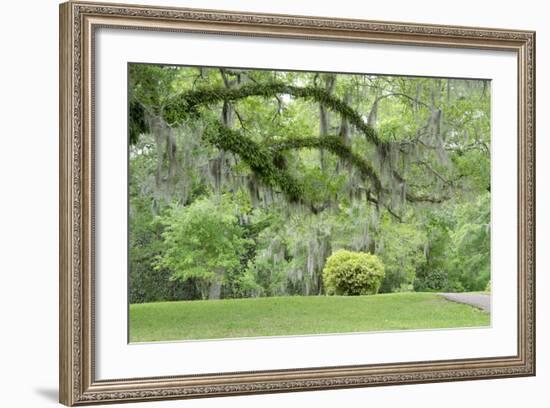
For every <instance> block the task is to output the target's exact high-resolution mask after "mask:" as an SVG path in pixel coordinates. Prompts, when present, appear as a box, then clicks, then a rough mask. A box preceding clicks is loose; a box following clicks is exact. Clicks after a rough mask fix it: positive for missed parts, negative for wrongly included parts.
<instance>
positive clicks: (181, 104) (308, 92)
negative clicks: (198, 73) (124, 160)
mask: <svg viewBox="0 0 550 408" xmlns="http://www.w3.org/2000/svg"><path fill="white" fill-rule="evenodd" d="M280 94H288V95H292V96H294V97H295V98H302V99H305V100H309V101H313V102H316V103H320V104H322V105H323V106H326V107H327V108H329V109H331V110H333V111H335V112H338V113H339V114H340V115H342V117H344V118H345V119H346V120H347V121H348V122H349V123H351V124H352V125H353V126H355V127H356V128H357V129H358V130H359V131H360V132H362V133H363V134H364V135H365V137H366V139H367V140H368V141H369V142H371V143H373V144H375V145H377V146H378V145H381V144H383V142H381V141H380V139H379V138H378V135H377V134H376V131H375V130H374V128H372V126H369V125H368V124H367V123H365V121H364V120H363V118H362V117H361V115H360V114H359V113H358V112H357V111H355V110H354V109H353V108H352V107H351V106H349V105H348V104H347V103H345V102H344V101H342V100H340V99H338V98H337V97H335V96H333V95H331V94H330V93H328V92H327V91H326V90H324V89H321V88H316V87H299V86H294V85H287V84H283V83H279V82H273V83H267V84H263V83H250V84H245V85H243V86H241V87H239V88H234V89H227V88H221V87H217V88H203V89H197V90H194V91H189V92H185V93H183V94H181V95H179V96H177V97H176V98H174V100H172V102H171V103H169V104H168V105H167V106H166V107H165V116H166V119H167V121H168V122H170V123H177V122H178V121H180V120H181V119H182V117H184V116H185V115H186V114H193V113H196V112H197V108H198V107H200V106H205V105H209V104H212V103H216V102H220V101H226V102H235V101H237V100H240V99H245V98H248V97H251V96H260V97H266V98H268V97H274V96H276V95H280Z"/></svg>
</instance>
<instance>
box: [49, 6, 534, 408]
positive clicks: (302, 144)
mask: <svg viewBox="0 0 550 408" xmlns="http://www.w3.org/2000/svg"><path fill="white" fill-rule="evenodd" d="M534 83H535V33H534V32H531V31H517V30H505V29H489V28H468V27H454V26H435V25H422V24H412V23H394V22H391V23H390V22H374V21H362V20H351V19H350V20H345V19H333V18H319V17H306V16H287V15H267V14H250V13H241V12H233V11H231V12H230V11H212V10H195V9H178V8H166V7H152V6H136V5H120V4H117V5H114V4H113V5H111V4H109V5H107V4H100V3H89V2H68V3H64V4H62V5H61V6H60V400H61V402H62V403H64V404H66V405H79V404H90V403H107V402H128V401H146V400H158V399H174V398H193V397H205V396H222V395H235V394H252V393H265V392H283V391H302V390H316V389H331V388H345V387H363V386H374V385H393V384H408V383H423V382H435V381H453V380H470V379H487V378H502V377H512V376H529V375H534V374H535V253H534V251H535V247H534V242H535V241H534V237H535V163H534V160H535V95H534V89H535V87H534Z"/></svg>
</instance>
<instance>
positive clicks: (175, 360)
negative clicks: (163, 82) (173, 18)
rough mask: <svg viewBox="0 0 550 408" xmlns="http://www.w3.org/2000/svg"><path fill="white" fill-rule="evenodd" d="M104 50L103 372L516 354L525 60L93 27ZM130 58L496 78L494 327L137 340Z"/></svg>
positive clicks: (99, 332) (99, 98)
mask: <svg viewBox="0 0 550 408" xmlns="http://www.w3.org/2000/svg"><path fill="white" fill-rule="evenodd" d="M95 52H96V89H95V90H96V93H95V95H96V157H97V162H96V211H97V212H96V271H95V273H96V288H95V289H96V310H95V312H96V375H97V379H113V378H131V377H151V376H168V375H181V374H199V373H213V372H228V371H231V372H235V371H254V370H267V369H287V368H302V367H321V366H340V365H356V364H372V363H390V362H406V361H428V360H441V359H458V358H475V357H493V356H504V355H515V354H516V351H517V308H516V305H517V185H516V182H515V181H516V180H517V60H516V57H515V55H514V54H513V53H511V52H503V51H480V50H461V49H454V48H453V49H451V48H435V47H434V48H430V47H412V46H393V45H391V46H390V45H375V44H361V43H346V42H329V41H311V40H307V41H306V40H295V39H288V40H282V39H272V38H251V37H246V38H245V37H236V36H218V35H207V34H190V33H161V32H144V31H138V30H120V29H118V30H117V29H108V28H102V29H99V30H98V32H97V33H96V47H95ZM128 62H152V63H172V64H189V65H212V66H216V65H218V66H219V65H222V66H233V67H251V68H272V69H277V68H279V69H296V70H309V71H316V70H318V71H337V72H365V73H382V74H397V75H399V74H400V75H430V76H443V77H445V76H451V77H466V78H490V79H492V102H493V111H492V113H493V119H494V120H493V123H492V135H493V137H492V145H491V148H492V185H491V190H492V200H493V201H492V202H493V211H492V237H493V239H492V255H495V256H492V276H493V277H492V286H493V297H492V306H493V307H492V326H491V328H483V329H451V330H435V331H406V332H391V333H366V334H345V335H323V336H294V337H277V338H261V339H238V340H217V341H193V342H173V343H153V344H132V345H128V344H127V337H126V328H127V296H126V294H127V288H126V285H127V278H126V270H127V249H126V248H127V235H126V225H127V220H126V217H127V208H126V205H127V204H126V180H127V167H126V165H127V162H126V149H127V145H126V143H127V137H126V134H127V131H126V120H127V111H126V92H127V89H126V74H127V63H128ZM496 255H498V256H496Z"/></svg>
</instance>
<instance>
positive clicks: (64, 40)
mask: <svg viewBox="0 0 550 408" xmlns="http://www.w3.org/2000/svg"><path fill="white" fill-rule="evenodd" d="M106 26H108V27H115V28H120V29H125V28H133V29H140V30H162V31H187V32H201V33H218V34H220V33H221V34H231V35H244V36H269V37H286V38H303V39H325V40H335V41H368V42H376V43H385V44H401V45H404V44H414V45H429V46H442V47H457V48H476V49H491V50H507V51H513V52H515V53H516V54H517V62H518V98H519V99H518V163H519V165H518V180H517V182H518V205H519V207H518V221H519V222H518V224H519V227H518V282H519V285H518V350H517V354H516V355H513V356H502V357H493V358H482V359H461V360H447V361H427V362H415V363H398V364H379V365H357V366H343V367H320V368H307V369H292V370H277V371H262V372H247V373H237V374H235V373H232V374H210V375H192V376H176V377H162V378H161V377H155V378H133V379H114V380H103V381H98V380H96V379H95V377H94V289H93V288H94V239H93V238H94V217H93V214H94V177H93V174H94V172H93V166H94V150H93V143H94V127H93V115H94V110H93V109H94V101H93V96H94V95H93V81H94V78H93V62H94V61H93V47H94V31H95V29H96V28H98V27H106ZM59 182H60V197H59V198H60V217H59V218H60V254H59V261H60V303H59V309H60V316H59V317H60V343H59V344H60V345H59V353H60V379H59V381H60V401H61V402H62V403H63V404H66V405H80V404H89V403H107V402H123V401H145V400H156V399H174V398H191V397H205V396H221V395H236V394H252V393H266V392H284V391H303V390H316V389H332V388H347V387H363V386H372V385H390V384H410V383H424V382H437V381H453V380H469V379H486V378H498V377H516V376H530V375H534V374H535V33H534V32H531V31H516V30H501V29H488V28H469V27H455V26H439V25H421V24H410V23H394V22H374V21H361V20H348V19H333V18H320V17H299V16H288V15H269V14H250V13H239V12H228V11H212V10H196V9H178V8H165V7H162V8H161V7H149V6H135V5H122V4H97V3H84V2H68V3H64V4H61V5H60V179H59Z"/></svg>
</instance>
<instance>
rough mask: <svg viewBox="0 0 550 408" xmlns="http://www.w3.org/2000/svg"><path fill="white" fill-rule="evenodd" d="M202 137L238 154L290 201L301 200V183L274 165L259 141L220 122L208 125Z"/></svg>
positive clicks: (268, 183) (269, 154) (264, 181)
mask: <svg viewBox="0 0 550 408" xmlns="http://www.w3.org/2000/svg"><path fill="white" fill-rule="evenodd" d="M203 138H204V139H205V140H206V141H207V142H208V143H210V144H212V145H214V146H216V147H217V148H219V149H223V150H226V151H230V152H232V153H234V154H236V155H237V156H239V157H240V158H241V160H243V161H244V162H245V163H246V164H247V165H248V166H249V167H250V169H251V170H252V171H253V172H254V174H256V176H257V177H258V178H259V179H260V180H261V181H262V182H263V183H264V184H266V185H267V186H269V187H278V188H280V189H281V191H282V192H283V193H284V194H285V195H286V196H287V197H288V199H289V200H290V201H291V202H298V201H301V200H302V196H303V191H304V189H303V186H302V184H301V183H300V182H299V181H298V180H296V179H294V178H293V177H292V176H290V175H289V174H288V173H287V172H285V171H284V170H283V169H280V168H278V167H277V166H275V164H274V163H273V157H272V155H271V153H270V152H269V151H268V150H267V149H266V148H265V147H262V146H261V145H260V144H259V143H257V142H255V141H254V140H252V139H250V138H248V137H246V136H243V135H242V134H241V133H240V132H239V131H237V130H233V129H230V128H228V127H227V126H224V125H223V124H221V123H218V124H215V125H209V126H208V127H207V128H206V129H205V131H204V133H203Z"/></svg>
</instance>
